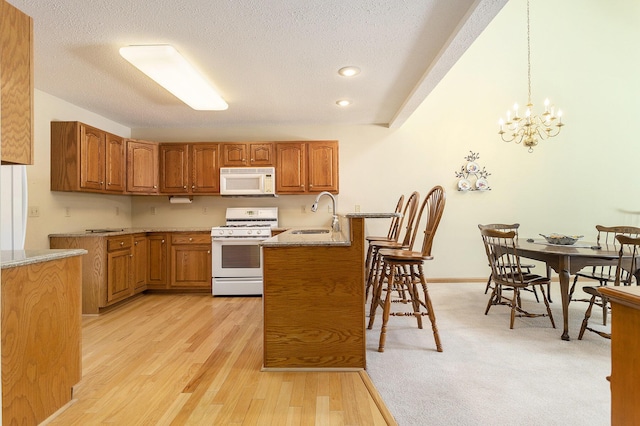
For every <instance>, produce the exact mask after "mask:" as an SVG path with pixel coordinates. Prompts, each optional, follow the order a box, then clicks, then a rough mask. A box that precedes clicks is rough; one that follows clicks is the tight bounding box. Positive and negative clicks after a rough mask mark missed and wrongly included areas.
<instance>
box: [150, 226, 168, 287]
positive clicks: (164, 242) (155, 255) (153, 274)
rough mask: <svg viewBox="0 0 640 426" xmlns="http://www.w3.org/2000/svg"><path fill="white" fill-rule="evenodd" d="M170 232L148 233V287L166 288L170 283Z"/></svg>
mask: <svg viewBox="0 0 640 426" xmlns="http://www.w3.org/2000/svg"><path fill="white" fill-rule="evenodd" d="M169 241H170V240H169V234H167V233H164V232H163V233H151V234H148V235H147V244H148V253H147V254H148V257H147V289H149V290H164V289H166V288H167V286H168V284H169V280H168V275H169V264H168V259H169Z"/></svg>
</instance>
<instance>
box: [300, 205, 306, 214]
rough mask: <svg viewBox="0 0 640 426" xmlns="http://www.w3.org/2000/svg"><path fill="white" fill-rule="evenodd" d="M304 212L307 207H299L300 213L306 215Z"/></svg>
mask: <svg viewBox="0 0 640 426" xmlns="http://www.w3.org/2000/svg"><path fill="white" fill-rule="evenodd" d="M306 212H307V206H305V205H304V204H303V205H302V206H300V213H306Z"/></svg>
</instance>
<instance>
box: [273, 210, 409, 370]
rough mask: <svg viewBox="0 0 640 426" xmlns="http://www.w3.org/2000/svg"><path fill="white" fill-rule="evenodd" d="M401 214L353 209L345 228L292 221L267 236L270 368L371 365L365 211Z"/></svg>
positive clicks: (356, 367) (384, 215) (343, 222)
mask: <svg viewBox="0 0 640 426" xmlns="http://www.w3.org/2000/svg"><path fill="white" fill-rule="evenodd" d="M395 215H396V214H395V213H350V214H347V215H345V216H342V217H341V218H340V221H341V229H342V231H337V232H336V231H332V230H331V229H330V228H312V229H309V228H306V229H290V230H288V231H286V232H284V233H282V234H279V235H276V236H274V237H272V238H270V239H268V240H265V241H264V242H263V243H262V247H263V256H264V297H263V303H264V345H263V350H264V359H263V369H264V370H266V371H269V370H296V369H305V370H309V369H311V370H315V369H318V370H322V369H333V370H361V369H364V368H365V367H366V356H365V327H364V320H365V311H364V302H365V301H364V250H365V247H364V219H365V218H390V217H393V216H395Z"/></svg>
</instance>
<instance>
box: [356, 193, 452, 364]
mask: <svg viewBox="0 0 640 426" xmlns="http://www.w3.org/2000/svg"><path fill="white" fill-rule="evenodd" d="M444 205H445V192H444V189H443V188H442V187H441V186H435V187H433V188H432V189H431V190H430V191H429V193H428V194H427V197H426V198H425V199H424V201H423V202H422V205H421V206H420V210H419V212H418V214H417V216H416V219H415V222H416V223H415V226H414V230H413V233H412V237H411V240H410V242H409V244H408V246H406V247H403V248H381V249H380V250H379V251H378V256H379V259H380V272H379V274H378V276H377V281H376V284H375V286H374V293H373V296H372V300H371V309H370V314H369V325H368V328H369V329H371V328H373V323H374V321H375V313H376V309H377V308H378V307H379V306H380V307H381V308H382V327H381V329H380V341H379V344H378V352H384V345H385V341H386V336H387V324H388V322H389V317H390V316H414V317H415V318H416V320H417V322H418V328H420V329H421V328H422V317H423V316H425V315H426V316H428V317H429V320H430V321H431V329H432V331H433V338H434V339H435V343H436V350H437V351H438V352H442V344H441V343H440V335H439V333H438V328H437V326H436V316H435V313H434V311H433V304H432V302H431V298H430V296H429V292H428V290H427V280H426V278H425V275H424V268H423V264H424V261H425V260H431V259H433V256H432V255H431V248H432V247H433V239H434V237H435V234H436V230H437V229H438V224H439V223H440V219H441V218H442V213H443V211H444ZM423 214H424V215H425V227H424V235H423V240H422V250H420V251H414V250H413V246H414V243H415V241H416V234H417V229H418V227H419V224H420V221H421V217H422V215H423ZM395 291H399V292H400V293H401V294H402V296H401V297H400V298H399V299H396V300H395V301H396V302H402V303H404V304H408V303H409V302H411V305H412V308H413V310H412V311H411V312H391V302H392V297H393V293H394V292H395ZM383 293H384V295H385V296H384V299H383V297H382V294H383ZM406 295H408V297H406Z"/></svg>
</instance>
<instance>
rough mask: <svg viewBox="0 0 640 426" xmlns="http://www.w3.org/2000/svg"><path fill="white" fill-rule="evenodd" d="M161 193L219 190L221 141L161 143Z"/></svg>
mask: <svg viewBox="0 0 640 426" xmlns="http://www.w3.org/2000/svg"><path fill="white" fill-rule="evenodd" d="M159 149H160V193H162V194H175V195H179V194H218V193H220V167H219V166H218V144H215V143H189V144H187V143H170V144H165V143H163V144H160V148H159Z"/></svg>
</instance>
